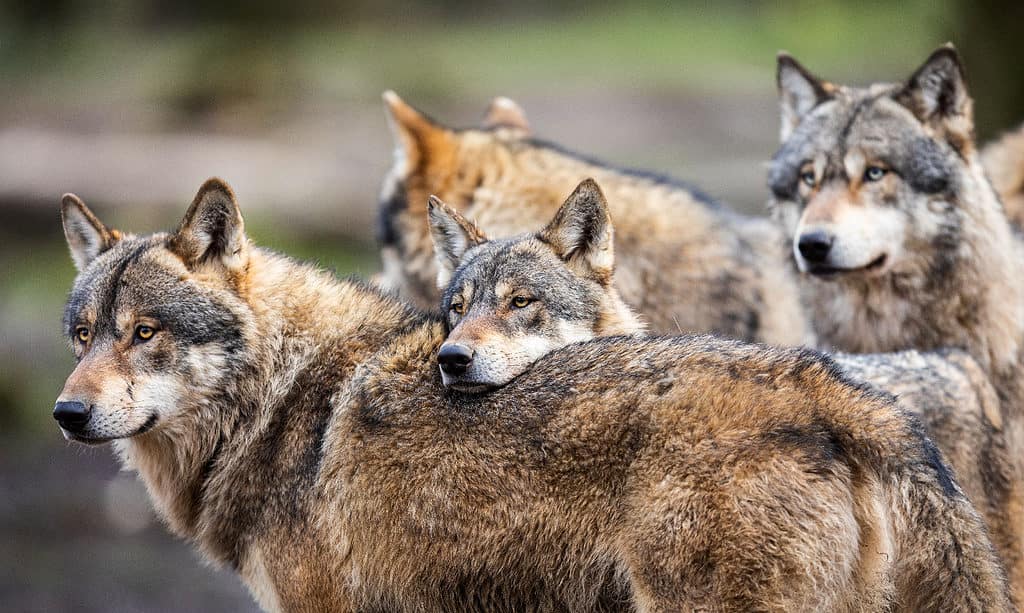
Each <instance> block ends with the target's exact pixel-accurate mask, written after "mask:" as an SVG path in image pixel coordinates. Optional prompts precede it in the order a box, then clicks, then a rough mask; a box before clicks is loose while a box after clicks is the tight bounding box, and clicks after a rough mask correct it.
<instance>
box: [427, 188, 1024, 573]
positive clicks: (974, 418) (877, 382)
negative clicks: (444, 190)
mask: <svg viewBox="0 0 1024 613" xmlns="http://www.w3.org/2000/svg"><path fill="white" fill-rule="evenodd" d="M428 211H429V213H428V216H429V223H430V227H431V231H432V234H433V238H434V244H435V249H436V251H437V260H438V262H437V266H438V271H439V275H438V277H439V278H438V282H439V286H441V295H442V300H441V313H442V314H443V315H442V316H443V317H445V318H446V321H445V323H446V326H447V330H448V338H447V340H446V341H445V342H444V344H442V345H441V348H440V350H439V351H438V356H437V360H438V366H439V368H440V371H441V376H442V382H443V383H444V385H445V386H447V387H449V388H451V389H454V390H458V391H461V392H468V393H474V392H481V391H486V390H489V389H494V388H497V387H500V386H502V385H505V384H507V383H508V382H509V381H511V380H512V379H513V378H515V377H517V376H519V375H520V374H522V373H523V372H525V371H526V370H527V369H529V368H530V366H531V365H532V364H533V363H534V362H535V361H537V360H538V359H540V358H541V357H542V356H544V355H546V354H548V353H550V352H552V351H554V350H556V349H559V348H561V347H565V346H567V345H570V344H573V343H579V342H584V341H588V340H591V339H593V338H597V337H600V336H614V335H633V336H636V335H639V334H642V333H643V328H642V324H638V322H637V321H636V319H635V318H631V317H630V316H629V315H630V308H629V306H628V305H626V304H625V302H624V301H623V300H622V298H621V297H620V296H619V295H618V293H617V292H616V291H615V287H614V284H613V283H611V278H612V274H613V272H614V261H613V252H612V250H611V246H612V242H613V241H612V235H613V225H612V222H611V219H610V217H609V214H608V210H607V204H606V202H605V200H604V198H603V195H602V193H601V191H600V188H599V187H598V186H597V184H596V183H594V182H593V181H591V180H588V181H586V182H584V183H582V184H581V185H580V186H579V187H578V188H577V189H576V191H575V192H574V193H573V194H572V195H571V196H570V197H569V198H568V199H567V200H566V202H565V204H564V205H563V206H562V208H561V209H559V212H558V213H557V214H556V216H555V218H554V220H552V222H551V223H549V224H548V226H547V227H546V228H545V229H544V230H543V231H542V232H540V233H538V234H533V235H530V234H527V235H523V236H519V237H515V238H510V239H498V240H494V241H489V240H487V238H486V237H485V236H484V235H483V233H482V232H481V231H480V229H479V228H477V227H476V226H475V225H474V224H473V223H472V222H470V221H469V220H467V219H465V218H464V217H462V216H461V215H459V213H457V212H456V211H454V210H451V209H449V208H447V207H445V205H444V204H443V203H441V202H440V201H438V200H436V199H435V200H433V201H432V202H431V203H430V205H429V207H428ZM607 313H612V314H614V315H613V316H611V317H609V316H608V315H606V314H607ZM566 330H571V333H566V332H565V331H566ZM832 357H833V359H834V360H835V362H836V364H837V365H838V366H839V367H840V368H841V369H842V370H843V371H844V372H845V373H846V374H847V375H849V376H851V377H853V378H854V379H858V380H861V381H865V382H867V383H869V384H871V385H873V386H875V387H877V388H878V389H881V390H884V391H885V392H888V393H891V394H893V395H894V396H895V397H896V398H897V401H898V402H899V403H900V405H901V406H902V407H903V408H904V409H905V410H907V411H908V412H910V413H912V414H913V415H915V416H916V417H917V418H918V419H920V420H921V421H922V423H924V425H925V432H926V433H927V434H928V436H929V437H931V438H932V440H933V441H934V442H935V443H936V444H937V445H938V447H939V449H941V450H942V452H943V454H944V455H945V456H946V458H947V459H948V460H949V463H950V466H952V468H953V470H954V472H955V473H956V475H957V480H958V481H959V483H961V484H962V486H963V488H964V491H965V492H966V493H967V495H968V498H969V499H970V500H971V501H972V503H973V504H974V505H975V507H976V508H977V509H978V510H979V511H980V512H981V514H982V516H983V517H984V518H985V522H986V525H987V526H988V528H989V531H990V533H991V534H992V537H993V540H994V541H995V542H996V543H997V544H998V545H999V550H1000V553H1001V554H1002V556H1003V557H1004V558H1005V559H1007V560H1009V561H1013V560H1016V559H1018V557H1019V555H1020V553H1021V546H1022V543H1024V533H1022V531H1021V522H1020V518H1019V516H1017V515H1016V514H1015V513H1016V511H1017V507H1016V506H1015V505H1014V504H1013V500H1012V499H1006V498H1005V497H1004V496H1003V495H1002V491H1001V490H1000V489H999V488H996V487H993V484H1003V483H1008V482H1012V481H1013V478H1014V475H1015V473H1014V470H1015V466H1016V465H1015V463H1014V462H1013V461H1011V459H1010V458H1009V457H1008V455H1009V453H1011V451H1012V450H1011V449H1010V448H1009V446H1008V441H1007V439H1006V435H1005V433H1004V432H1003V430H1002V419H1001V415H1000V409H999V398H998V395H997V393H996V391H995V389H994V387H993V386H992V383H991V382H990V381H989V379H988V376H987V374H986V373H985V371H984V370H983V369H982V368H981V367H980V365H978V363H977V362H976V361H975V360H974V359H973V358H971V356H970V355H969V354H967V353H965V352H963V351H960V350H954V349H945V350H941V351H932V352H918V351H913V350H908V351H901V352H897V353H888V354H860V355H857V354H836V355H834V356H832Z"/></svg>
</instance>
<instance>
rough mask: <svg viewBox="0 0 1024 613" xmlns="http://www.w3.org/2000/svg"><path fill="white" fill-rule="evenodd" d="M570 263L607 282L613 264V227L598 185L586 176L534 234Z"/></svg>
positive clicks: (600, 280) (610, 278) (602, 281)
mask: <svg viewBox="0 0 1024 613" xmlns="http://www.w3.org/2000/svg"><path fill="white" fill-rule="evenodd" d="M537 237H538V238H539V239H541V240H542V241H544V242H546V243H548V244H549V245H551V248H552V249H554V250H555V253H557V254H558V256H559V257H560V258H562V259H563V260H565V261H566V263H567V264H569V266H579V267H581V269H582V272H584V273H587V272H589V273H591V274H593V275H594V276H596V277H597V280H598V281H599V282H601V283H605V284H607V283H610V282H611V280H612V271H613V270H614V267H615V255H614V245H613V243H614V229H613V228H612V220H611V216H610V215H609V214H608V203H607V201H606V200H605V198H604V194H603V193H601V188H600V187H598V185H597V182H596V181H594V180H593V179H587V180H585V181H583V182H582V183H580V184H579V186H577V187H576V190H575V191H574V192H573V193H572V194H571V195H570V196H569V197H568V198H566V200H565V202H564V203H563V204H562V207H561V208H560V209H558V212H557V213H555V218H554V219H552V220H551V223H549V224H548V225H547V227H546V228H544V229H543V230H541V231H540V233H539V234H538V235H537Z"/></svg>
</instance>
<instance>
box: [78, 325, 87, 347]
mask: <svg viewBox="0 0 1024 613" xmlns="http://www.w3.org/2000/svg"><path fill="white" fill-rule="evenodd" d="M75 338H77V339H78V342H80V343H88V342H89V328H86V327H85V326H79V327H78V328H76V329H75Z"/></svg>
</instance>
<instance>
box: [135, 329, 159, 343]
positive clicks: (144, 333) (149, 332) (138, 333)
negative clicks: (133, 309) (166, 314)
mask: <svg viewBox="0 0 1024 613" xmlns="http://www.w3.org/2000/svg"><path fill="white" fill-rule="evenodd" d="M154 334H156V330H154V329H153V328H150V327H149V326H139V327H138V328H135V339H136V340H139V341H143V342H145V341H148V340H149V339H151V338H153V335H154Z"/></svg>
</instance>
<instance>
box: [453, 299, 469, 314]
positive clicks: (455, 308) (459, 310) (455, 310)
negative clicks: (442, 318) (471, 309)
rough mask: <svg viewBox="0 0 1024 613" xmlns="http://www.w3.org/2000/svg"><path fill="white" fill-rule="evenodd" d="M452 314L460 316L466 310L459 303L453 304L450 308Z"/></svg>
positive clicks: (464, 306)
mask: <svg viewBox="0 0 1024 613" xmlns="http://www.w3.org/2000/svg"><path fill="white" fill-rule="evenodd" d="M451 310H452V313H455V314H456V315H462V312H463V311H465V310H466V305H464V304H462V303H461V302H453V303H452V307H451Z"/></svg>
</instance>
